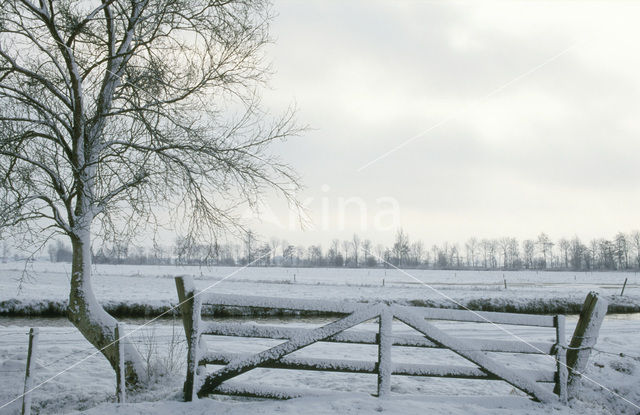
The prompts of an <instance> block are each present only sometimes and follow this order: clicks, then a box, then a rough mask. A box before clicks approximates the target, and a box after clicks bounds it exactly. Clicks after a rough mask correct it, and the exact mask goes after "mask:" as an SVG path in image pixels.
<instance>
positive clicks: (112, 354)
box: [67, 230, 146, 389]
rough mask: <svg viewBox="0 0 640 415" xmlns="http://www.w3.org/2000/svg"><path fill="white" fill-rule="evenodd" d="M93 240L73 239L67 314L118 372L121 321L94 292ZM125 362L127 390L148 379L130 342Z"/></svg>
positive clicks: (86, 234)
mask: <svg viewBox="0 0 640 415" xmlns="http://www.w3.org/2000/svg"><path fill="white" fill-rule="evenodd" d="M90 241H91V232H90V230H85V231H83V232H82V233H81V234H80V235H79V236H78V235H76V236H72V237H71V244H72V247H73V262H72V267H71V292H70V293H69V306H68V308H67V315H68V318H69V320H70V321H71V322H72V323H73V324H74V325H75V326H76V327H77V328H78V330H79V331H80V332H81V333H82V335H83V336H84V337H85V338H86V339H87V340H88V341H89V342H90V343H91V344H93V345H94V346H95V347H96V348H98V349H99V350H100V352H102V354H103V355H104V356H105V357H106V358H107V360H108V361H109V363H110V364H111V367H113V369H114V371H115V370H117V368H118V348H117V345H116V344H112V343H113V342H114V341H115V335H114V331H115V328H116V325H117V321H116V319H115V318H113V317H112V316H110V315H109V314H108V313H107V312H106V311H105V309H104V308H103V307H102V305H100V303H99V302H98V300H97V299H96V297H95V294H94V293H93V289H92V287H91V242H90ZM125 359H126V362H125V366H126V368H125V371H126V384H127V388H128V389H134V388H136V387H139V386H140V385H141V383H142V382H143V381H144V380H146V379H145V377H144V373H145V371H144V366H143V364H142V359H141V357H140V355H139V353H138V352H137V350H136V349H135V348H134V347H133V345H132V344H130V343H126V344H125Z"/></svg>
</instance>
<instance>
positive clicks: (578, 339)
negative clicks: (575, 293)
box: [567, 291, 608, 395]
mask: <svg viewBox="0 0 640 415" xmlns="http://www.w3.org/2000/svg"><path fill="white" fill-rule="evenodd" d="M607 305H608V303H607V300H605V299H604V298H602V297H600V295H599V294H598V293H596V292H593V291H592V292H590V293H589V294H587V298H586V299H585V300H584V305H583V306H582V311H581V312H580V319H579V320H578V324H577V325H576V329H575V331H574V332H573V338H572V339H571V343H570V344H569V350H568V351H567V367H568V368H569V393H570V394H572V395H573V394H574V391H575V388H576V386H577V383H578V382H577V381H578V379H579V378H580V374H581V373H582V372H583V371H584V370H585V369H586V367H587V362H588V361H589V356H591V349H592V348H593V346H595V344H596V342H597V340H598V333H599V331H600V327H601V326H602V322H603V320H604V317H605V315H606V314H607Z"/></svg>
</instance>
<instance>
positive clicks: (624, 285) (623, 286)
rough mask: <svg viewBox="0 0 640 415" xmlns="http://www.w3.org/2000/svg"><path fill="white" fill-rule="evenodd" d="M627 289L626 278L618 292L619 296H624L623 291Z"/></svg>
mask: <svg viewBox="0 0 640 415" xmlns="http://www.w3.org/2000/svg"><path fill="white" fill-rule="evenodd" d="M625 288H627V278H625V279H624V284H623V285H622V291H620V296H621V297H622V296H623V295H624V289H625Z"/></svg>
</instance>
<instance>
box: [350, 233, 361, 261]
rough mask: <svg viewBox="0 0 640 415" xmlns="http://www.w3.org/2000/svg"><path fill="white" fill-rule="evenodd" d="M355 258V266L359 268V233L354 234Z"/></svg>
mask: <svg viewBox="0 0 640 415" xmlns="http://www.w3.org/2000/svg"><path fill="white" fill-rule="evenodd" d="M352 243H353V260H354V261H355V266H356V268H358V253H359V252H360V243H361V241H360V237H359V236H358V235H357V234H355V233H354V234H353V239H352Z"/></svg>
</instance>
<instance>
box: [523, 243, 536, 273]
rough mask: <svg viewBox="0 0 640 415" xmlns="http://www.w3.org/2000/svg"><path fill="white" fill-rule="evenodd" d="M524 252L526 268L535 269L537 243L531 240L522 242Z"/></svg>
mask: <svg viewBox="0 0 640 415" xmlns="http://www.w3.org/2000/svg"><path fill="white" fill-rule="evenodd" d="M522 252H523V255H524V266H525V268H527V269H530V268H533V259H534V256H535V242H533V241H532V240H531V239H525V240H524V241H522Z"/></svg>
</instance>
